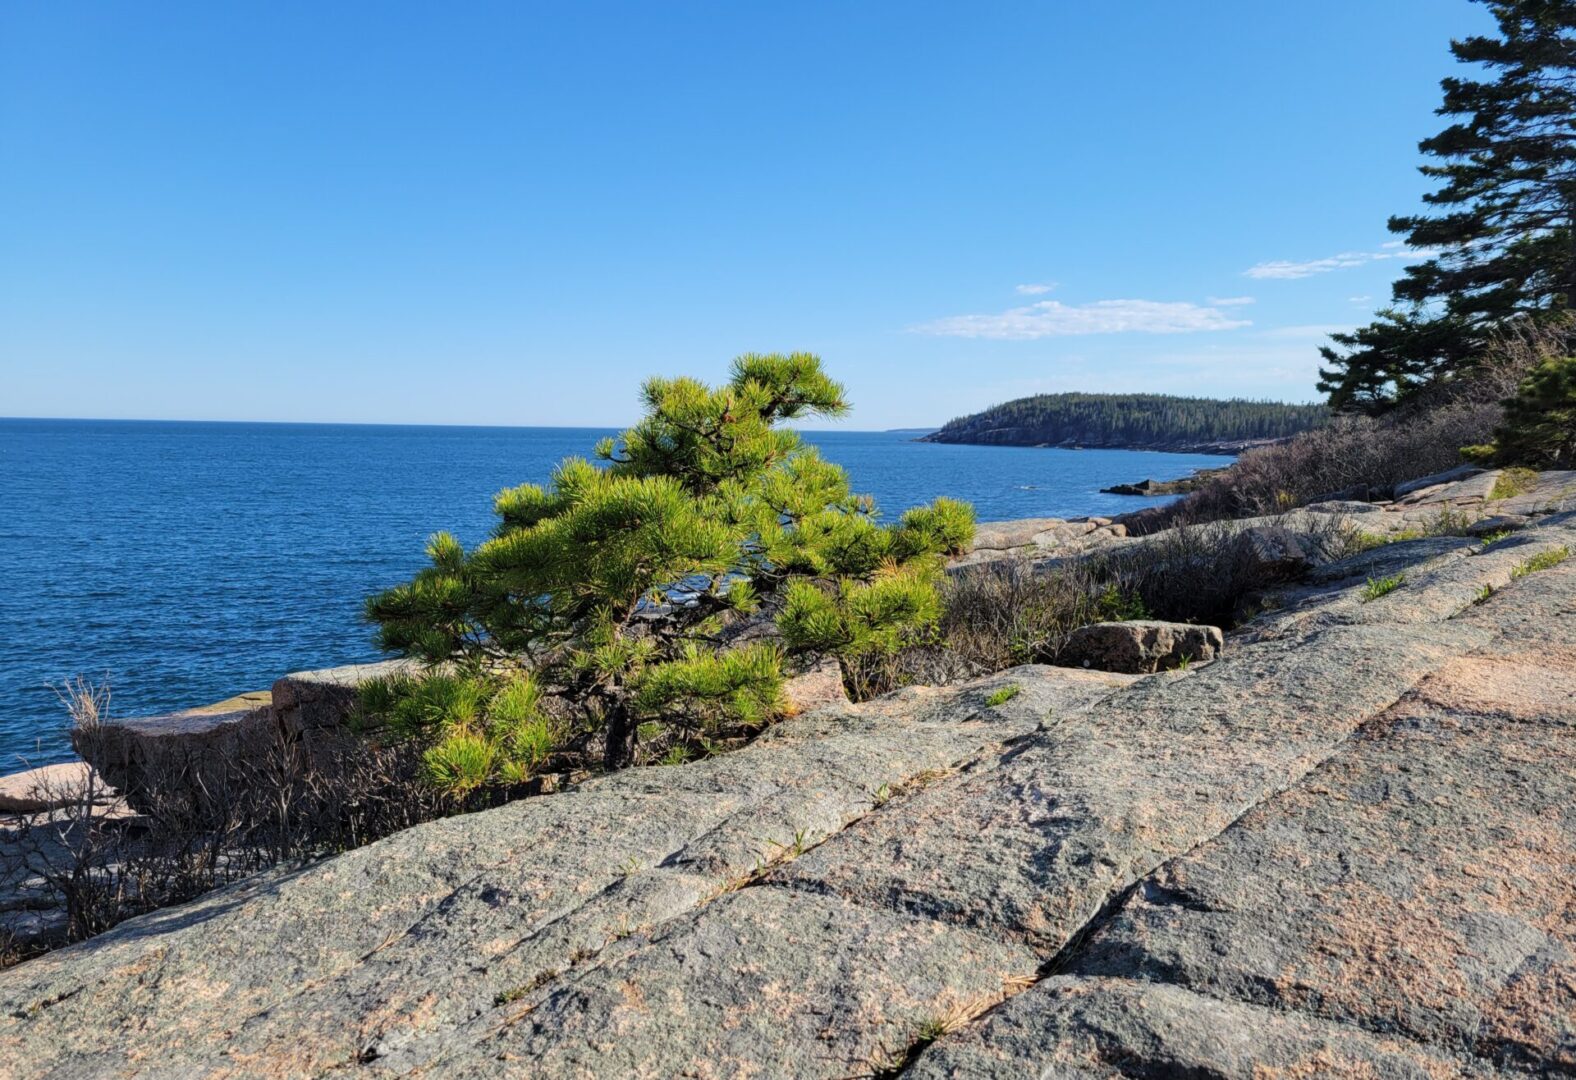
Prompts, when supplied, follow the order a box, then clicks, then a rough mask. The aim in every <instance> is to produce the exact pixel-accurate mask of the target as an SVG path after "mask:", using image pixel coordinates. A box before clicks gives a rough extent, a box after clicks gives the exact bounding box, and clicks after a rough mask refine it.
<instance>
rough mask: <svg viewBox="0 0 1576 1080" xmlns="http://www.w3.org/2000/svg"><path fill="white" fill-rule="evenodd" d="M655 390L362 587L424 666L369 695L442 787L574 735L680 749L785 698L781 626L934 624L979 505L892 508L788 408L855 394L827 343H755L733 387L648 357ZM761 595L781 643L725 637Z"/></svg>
mask: <svg viewBox="0 0 1576 1080" xmlns="http://www.w3.org/2000/svg"><path fill="white" fill-rule="evenodd" d="M642 398H643V403H644V405H645V410H646V411H645V416H644V418H643V419H641V420H640V422H639V423H637V424H636V425H635V426H634V427H632V428H630V429H629V430H628V431H626V432H624V433H623V434H622V435H621V436H620V437H618V438H616V439H607V440H604V441H603V442H602V443H601V444H599V445H598V446H597V447H596V448H595V451H594V456H595V458H596V459H597V460H598V462H599V464H594V463H593V462H592V461H589V460H586V459H584V458H570V459H567V460H565V461H564V462H562V463H561V464H560V465H559V466H558V468H557V470H556V471H555V472H554V473H553V476H552V479H551V482H550V483H549V484H548V485H546V486H540V485H536V484H524V485H521V486H519V487H515V488H510V489H508V490H505V491H503V492H501V493H499V495H498V496H497V498H496V500H495V502H494V509H495V511H496V513H497V515H498V518H499V523H498V526H497V528H496V530H495V532H494V535H493V537H492V538H491V539H489V540H487V541H486V542H485V543H483V544H481V545H479V546H478V547H476V548H475V549H473V550H470V551H467V550H466V549H465V548H464V547H463V546H462V545H461V544H460V543H459V541H457V540H456V539H455V538H454V537H452V536H450V535H448V534H446V533H439V534H437V535H436V536H434V537H433V538H432V540H431V541H430V543H429V545H428V549H427V551H428V556H429V558H430V560H431V566H430V567H428V568H427V569H425V570H423V571H421V572H420V573H419V574H418V575H417V576H416V577H415V579H414V580H412V581H410V582H409V583H407V584H405V585H400V586H398V587H396V588H393V589H390V590H388V591H386V592H384V593H381V594H379V595H377V596H375V597H373V598H371V599H370V600H369V601H368V603H367V614H368V617H369V618H370V619H371V620H372V621H373V622H375V623H376V624H377V626H378V631H379V638H380V642H381V644H382V645H383V646H384V647H385V648H386V649H389V650H392V651H396V652H399V653H403V654H404V655H407V656H411V657H416V658H419V659H421V660H423V661H426V662H428V663H429V664H431V665H433V667H432V668H431V672H430V673H429V674H428V675H427V676H425V677H422V678H398V679H392V680H384V681H381V682H377V683H374V684H372V685H371V686H369V687H368V689H367V690H366V691H365V692H364V694H363V704H364V707H365V712H366V714H367V715H368V716H370V717H371V718H372V720H373V721H374V722H376V723H379V724H381V725H383V726H384V727H385V728H386V729H387V730H390V731H392V732H393V733H394V734H395V735H396V736H399V737H408V738H417V739H422V740H424V741H425V742H426V743H428V744H429V749H428V750H427V752H426V761H427V772H428V776H429V778H430V779H432V780H433V782H434V783H436V784H438V785H439V786H440V787H442V788H443V789H444V790H447V791H450V792H453V793H455V794H464V793H466V792H468V791H471V790H474V789H475V788H477V787H481V786H483V785H493V784H504V785H508V784H513V783H518V782H520V781H521V780H523V779H524V778H525V777H526V776H528V775H529V774H530V772H531V770H533V769H535V768H537V767H538V766H539V765H541V764H542V762H544V761H545V760H547V759H548V758H549V757H550V756H551V755H552V754H553V753H554V752H555V751H557V750H559V749H562V748H564V747H565V746H569V745H573V744H575V743H576V742H577V741H579V742H581V743H585V742H590V743H592V744H594V743H597V742H600V744H601V747H602V760H603V763H604V765H605V766H606V767H608V768H617V767H620V766H623V765H626V764H629V763H630V762H631V761H633V760H634V759H635V758H636V756H637V753H638V752H640V751H641V749H642V748H643V746H647V745H648V744H649V749H650V751H652V752H656V751H665V752H666V753H667V754H668V756H669V757H670V758H671V759H674V760H678V759H682V757H683V756H685V755H687V754H688V753H691V752H693V751H695V750H696V749H698V748H699V749H703V748H704V747H705V746H706V745H707V743H708V741H709V740H713V739H718V738H724V737H729V736H735V735H737V734H739V733H741V732H748V731H750V730H754V729H757V728H759V727H760V726H761V725H763V724H765V723H766V722H768V721H769V720H771V719H772V718H773V717H774V716H776V715H777V714H778V713H779V712H780V711H781V707H782V706H781V701H780V690H781V685H782V681H783V660H784V651H785V650H786V651H788V652H794V651H801V652H805V651H820V652H830V653H833V654H840V655H846V656H852V655H856V654H858V653H861V652H868V651H880V650H893V649H897V648H901V647H902V646H903V645H905V644H907V643H909V642H911V641H916V640H918V639H920V638H922V637H924V635H925V634H926V633H927V632H929V631H930V630H931V629H932V628H933V626H934V624H935V622H936V619H937V617H938V615H939V606H940V604H939V599H938V594H937V589H936V584H937V578H938V575H939V573H940V569H941V565H942V558H943V556H944V555H945V554H946V553H948V552H955V551H959V550H962V549H963V548H964V547H966V546H967V544H968V542H969V540H970V538H971V537H972V535H973V511H972V510H971V509H970V508H969V507H968V506H967V505H965V504H962V503H957V502H953V501H950V500H946V499H938V500H937V501H936V502H935V503H933V504H932V505H930V506H928V507H920V508H916V509H914V510H910V511H909V512H908V513H906V514H905V515H904V516H903V517H902V519H901V520H900V521H899V522H897V523H896V524H892V525H885V524H882V523H881V522H879V521H878V520H877V514H876V509H875V506H874V504H873V503H872V501H871V500H870V499H868V498H864V497H856V496H854V495H853V494H851V492H850V490H849V486H848V480H847V477H846V476H845V474H844V473H843V470H842V469H841V468H840V467H838V466H836V465H834V464H831V463H829V462H827V461H825V460H823V459H822V458H821V457H820V456H819V455H818V454H817V453H816V451H815V450H814V449H813V448H810V447H807V446H805V445H803V444H802V442H801V440H800V438H799V436H798V435H797V434H796V433H794V432H793V431H791V430H789V429H787V428H784V427H783V426H781V425H783V424H784V423H786V422H789V421H793V420H798V419H801V418H804V417H809V416H829V417H830V416H840V415H843V414H844V413H845V412H846V411H847V409H848V405H847V402H846V400H845V398H844V392H843V388H842V387H841V386H840V385H839V384H837V383H835V382H833V381H832V380H831V379H829V378H828V377H827V376H826V375H825V374H824V372H823V371H822V369H821V364H820V361H819V359H817V358H816V357H814V356H811V355H808V354H804V353H796V354H793V355H788V356H784V355H776V354H774V355H769V356H760V355H747V356H742V357H740V358H739V359H738V360H736V361H735V362H734V365H733V371H732V377H731V379H730V380H729V381H728V382H727V384H725V385H723V386H721V387H716V388H712V387H708V386H705V385H703V384H702V383H699V382H697V381H695V380H693V379H684V378H680V379H651V380H649V381H648V382H647V383H646V384H645V386H644V388H643V390H642ZM763 605H764V606H765V607H766V609H767V610H768V611H771V612H781V616H780V619H779V621H780V623H781V625H782V632H781V633H780V635H778V637H779V639H780V644H773V643H759V642H758V643H756V644H749V645H742V646H738V647H730V645H729V642H728V636H727V634H726V632H725V631H726V630H727V627H728V625H729V623H730V622H737V621H738V620H739V619H740V618H741V617H743V616H745V615H747V614H748V613H750V612H755V611H757V610H759V609H761V608H762V607H763Z"/></svg>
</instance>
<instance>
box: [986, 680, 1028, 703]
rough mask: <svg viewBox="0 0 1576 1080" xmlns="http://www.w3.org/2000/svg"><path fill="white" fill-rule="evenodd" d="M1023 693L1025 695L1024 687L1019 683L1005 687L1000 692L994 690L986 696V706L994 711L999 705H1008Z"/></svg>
mask: <svg viewBox="0 0 1576 1080" xmlns="http://www.w3.org/2000/svg"><path fill="white" fill-rule="evenodd" d="M1021 693H1023V687H1021V686H1019V685H1018V684H1017V683H1010V684H1008V685H1007V686H1003V687H1002V688H1001V689H999V690H992V691H991V692H990V693H989V694H987V695H986V696H985V704H987V705H989V706H990V707H991V708H993V709H994V708H995V707H996V706H998V705H1005V704H1007V702H1009V701H1011V700H1012V699H1013V698H1015V697H1017V696H1018V695H1019V694H1021Z"/></svg>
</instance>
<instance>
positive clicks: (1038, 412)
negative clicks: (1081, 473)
mask: <svg viewBox="0 0 1576 1080" xmlns="http://www.w3.org/2000/svg"><path fill="white" fill-rule="evenodd" d="M1328 419H1329V410H1328V408H1327V407H1326V406H1324V405H1288V404H1286V403H1284V402H1279V401H1248V400H1245V399H1241V398H1233V399H1231V400H1229V401H1220V400H1216V399H1213V398H1193V397H1174V396H1172V395H1169V394H1036V395H1035V396H1033V397H1026V398H1018V399H1016V400H1014V401H1009V402H1006V403H1005V404H1002V405H995V406H992V407H991V408H989V409H986V410H984V411H983V412H978V413H974V414H973V415H970V416H962V417H958V418H957V419H955V420H949V421H948V422H947V423H946V425H945V426H943V427H942V428H941V430H939V431H935V432H932V433H931V434H929V435H926V436H925V437H924V439H923V441H925V442H939V443H988V444H993V445H1000V446H1064V447H1099V448H1105V449H1122V450H1167V451H1173V452H1177V453H1195V454H1234V453H1237V452H1239V451H1241V450H1244V449H1247V448H1249V447H1253V446H1259V445H1262V444H1264V443H1270V442H1275V441H1278V440H1280V439H1288V438H1291V437H1292V436H1293V435H1298V434H1301V433H1302V432H1304V431H1311V430H1313V429H1314V428H1317V427H1322V426H1323V425H1324V424H1325V423H1326V422H1327V421H1328Z"/></svg>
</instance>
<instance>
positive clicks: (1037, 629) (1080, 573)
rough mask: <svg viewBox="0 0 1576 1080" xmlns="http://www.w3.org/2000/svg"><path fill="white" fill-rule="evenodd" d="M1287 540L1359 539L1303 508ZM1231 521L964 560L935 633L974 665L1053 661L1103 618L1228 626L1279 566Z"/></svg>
mask: <svg viewBox="0 0 1576 1080" xmlns="http://www.w3.org/2000/svg"><path fill="white" fill-rule="evenodd" d="M1305 517H1306V519H1307V520H1304V521H1300V522H1298V523H1297V529H1296V539H1297V542H1298V544H1299V545H1300V546H1301V547H1303V548H1305V549H1312V550H1311V551H1308V552H1307V553H1308V554H1309V555H1311V556H1313V557H1314V558H1316V559H1317V560H1320V561H1325V560H1333V559H1339V558H1343V557H1345V556H1346V555H1348V554H1351V553H1352V552H1353V551H1355V550H1357V549H1358V548H1359V547H1360V545H1361V540H1360V536H1359V534H1358V533H1357V532H1356V530H1354V529H1353V528H1352V527H1351V526H1350V524H1349V523H1348V522H1347V521H1346V520H1345V519H1344V518H1342V517H1341V516H1339V515H1333V514H1321V515H1314V514H1309V515H1305ZM1249 527H1250V526H1248V525H1246V524H1244V523H1242V522H1236V521H1219V522H1210V523H1205V524H1200V525H1188V526H1182V527H1178V528H1173V529H1170V530H1167V531H1165V532H1161V533H1157V534H1155V535H1153V536H1150V537H1146V538H1144V539H1143V540H1142V541H1140V542H1138V543H1134V544H1129V545H1125V546H1122V547H1118V548H1116V549H1114V550H1111V551H1107V552H1096V553H1093V554H1090V555H1086V556H1083V557H1080V558H1075V559H1068V560H1060V561H1058V560H1039V561H1036V560H1033V559H1027V558H1024V559H1003V560H1000V561H997V562H990V563H984V564H981V565H978V566H972V567H968V568H965V569H964V570H962V571H959V572H958V573H956V574H955V575H954V576H953V577H952V578H951V580H950V582H949V583H948V588H947V591H946V597H945V598H946V601H947V608H946V613H945V615H944V617H943V621H942V635H943V638H944V640H945V641H946V643H947V646H948V647H949V648H950V649H951V650H953V651H955V652H956V653H957V654H959V655H960V656H962V657H964V658H965V659H967V660H969V661H971V662H972V663H973V664H974V665H975V666H976V668H977V670H978V671H981V672H983V671H999V670H1001V669H1002V668H1005V667H1011V666H1012V665H1014V664H1022V663H1033V662H1040V663H1055V662H1056V660H1057V657H1058V656H1059V654H1060V653H1061V651H1062V649H1063V647H1064V646H1065V644H1066V641H1067V637H1068V635H1070V634H1071V633H1072V632H1073V631H1074V630H1076V629H1078V628H1079V627H1081V626H1087V625H1089V624H1090V623H1094V622H1103V621H1107V620H1121V619H1135V618H1156V619H1164V620H1167V621H1170V622H1193V623H1205V624H1209V625H1213V626H1222V627H1229V626H1231V625H1233V624H1234V623H1235V622H1236V621H1237V620H1238V617H1239V615H1240V614H1241V613H1243V611H1244V609H1245V608H1246V607H1248V606H1249V605H1250V604H1251V603H1252V602H1253V601H1255V600H1256V599H1258V598H1260V597H1261V596H1262V595H1263V594H1264V593H1265V592H1267V591H1270V590H1273V589H1274V588H1275V587H1276V586H1278V585H1282V584H1284V583H1285V578H1284V571H1278V570H1277V569H1276V568H1274V567H1273V566H1267V565H1266V564H1265V563H1264V562H1262V561H1261V560H1259V559H1256V558H1254V557H1253V556H1252V554H1251V552H1250V551H1249V550H1248V549H1247V548H1246V547H1245V546H1244V544H1243V542H1242V541H1241V539H1240V538H1241V536H1242V534H1243V533H1244V532H1245V531H1246V530H1247V529H1248V528H1249Z"/></svg>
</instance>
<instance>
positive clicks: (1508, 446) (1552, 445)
mask: <svg viewBox="0 0 1576 1080" xmlns="http://www.w3.org/2000/svg"><path fill="white" fill-rule="evenodd" d="M1494 452H1495V457H1496V458H1497V459H1498V460H1499V461H1501V462H1504V463H1506V464H1515V465H1531V466H1535V467H1540V468H1546V469H1562V468H1569V467H1570V466H1571V465H1572V464H1576V357H1570V356H1561V357H1551V358H1549V359H1548V360H1545V361H1544V362H1543V363H1541V364H1539V365H1538V366H1537V367H1535V368H1533V369H1532V371H1531V372H1530V373H1529V374H1528V375H1527V377H1526V378H1525V379H1523V380H1522V383H1521V386H1520V387H1519V388H1518V391H1517V393H1516V396H1515V397H1512V398H1510V399H1508V400H1507V401H1506V402H1505V422H1504V423H1503V424H1502V425H1501V426H1500V428H1499V430H1498V431H1496V432H1495V433H1494Z"/></svg>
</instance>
